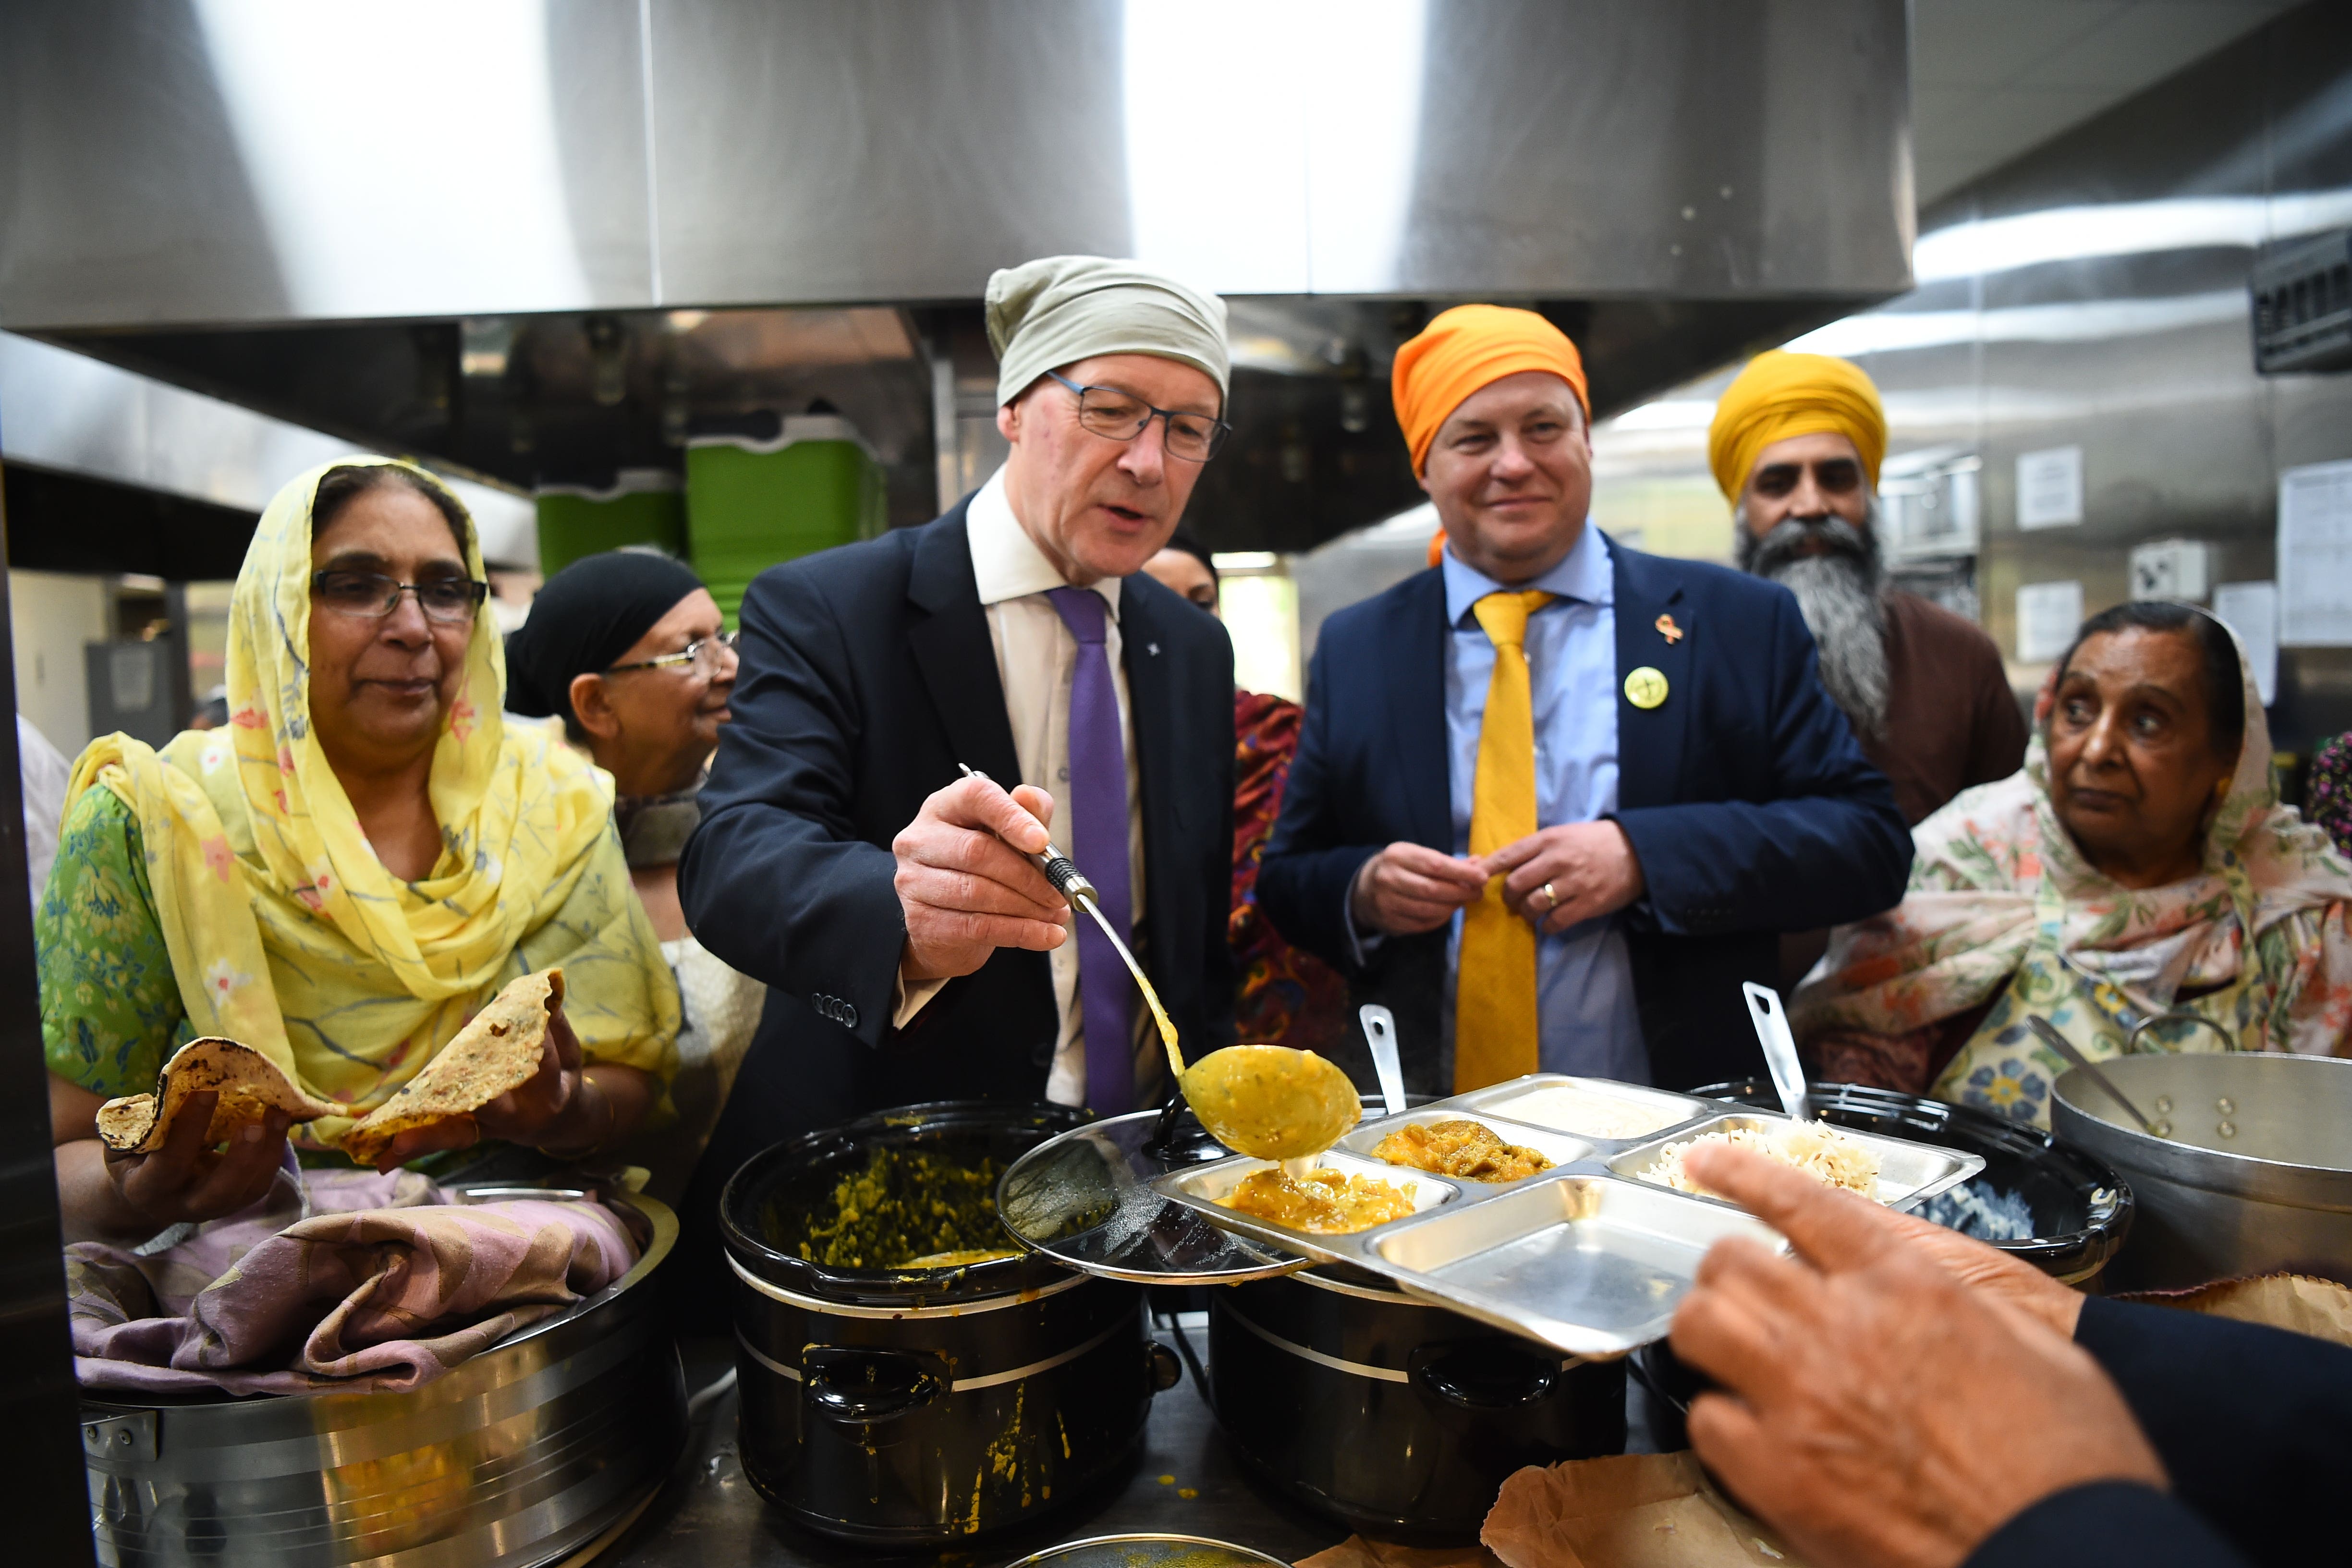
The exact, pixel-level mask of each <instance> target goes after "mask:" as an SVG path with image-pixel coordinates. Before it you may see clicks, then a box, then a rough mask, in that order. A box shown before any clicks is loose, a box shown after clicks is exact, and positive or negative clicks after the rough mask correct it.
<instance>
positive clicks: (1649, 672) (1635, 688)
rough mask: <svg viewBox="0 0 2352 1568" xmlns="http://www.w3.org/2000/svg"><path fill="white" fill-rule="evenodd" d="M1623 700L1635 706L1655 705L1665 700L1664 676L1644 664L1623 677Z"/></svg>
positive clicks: (1647, 706) (1646, 706) (1648, 706)
mask: <svg viewBox="0 0 2352 1568" xmlns="http://www.w3.org/2000/svg"><path fill="white" fill-rule="evenodd" d="M1625 700H1626V701H1627V702H1629V703H1632V704H1633V706H1635V707H1641V708H1650V707H1655V706H1658V705H1659V704H1660V703H1662V702H1664V701H1665V700H1666V677H1665V675H1664V674H1663V673H1661V672H1660V671H1657V670H1654V669H1652V668H1651V667H1650V666H1649V665H1647V664H1644V665H1643V666H1642V667H1641V668H1640V669H1638V670H1636V671H1634V672H1633V674H1630V675H1627V676H1626V677H1625Z"/></svg>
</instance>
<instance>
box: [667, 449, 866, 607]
mask: <svg viewBox="0 0 2352 1568" xmlns="http://www.w3.org/2000/svg"><path fill="white" fill-rule="evenodd" d="M686 500H687V512H688V517H689V518H690V519H691V527H690V528H689V529H688V537H689V538H690V540H691V545H690V548H689V549H688V558H687V559H688V560H690V561H692V562H693V564H694V570H695V572H696V575H698V576H699V577H700V578H701V579H702V580H703V581H704V582H705V583H706V584H708V585H709V589H710V592H711V595H712V597H714V598H716V599H717V600H718V601H719V611H720V612H721V613H723V614H724V615H725V616H726V617H727V624H728V625H730V626H733V625H734V624H735V612H736V610H737V608H738V607H739V606H740V604H741V603H742V602H743V591H744V590H745V589H746V588H748V587H749V586H751V580H752V579H753V578H755V577H757V576H759V575H760V573H761V572H763V571H765V570H768V568H770V567H772V566H774V565H775V564H776V563H777V562H779V561H785V560H791V559H794V558H796V557H799V556H804V555H810V554H814V552H815V551H817V550H821V549H832V548H833V547H834V546H835V545H845V544H850V543H852V542H854V541H856V540H858V539H866V538H874V537H875V536H877V535H878V534H879V533H881V532H882V530H883V528H885V527H886V526H887V523H888V518H889V512H888V508H887V498H886V497H885V495H884V492H883V482H882V465H880V464H879V463H877V462H876V461H875V459H874V455H873V454H871V453H870V452H868V451H867V450H866V445H865V444H864V443H863V442H861V441H860V440H859V439H858V438H857V432H856V428H855V427H854V426H853V425H851V424H850V423H849V422H848V421H847V420H845V419H843V418H841V417H840V416H838V415H836V414H796V415H793V416H792V417H789V418H787V419H786V420H785V421H784V423H783V430H782V433H781V434H779V435H778V436H777V437H776V438H775V439H774V440H773V441H766V442H758V441H752V440H750V439H748V438H745V437H740V436H731V435H719V436H698V437H696V438H695V440H694V441H693V442H692V444H689V445H688V448H687V453H686Z"/></svg>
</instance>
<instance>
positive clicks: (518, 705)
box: [507, 550, 767, 1200]
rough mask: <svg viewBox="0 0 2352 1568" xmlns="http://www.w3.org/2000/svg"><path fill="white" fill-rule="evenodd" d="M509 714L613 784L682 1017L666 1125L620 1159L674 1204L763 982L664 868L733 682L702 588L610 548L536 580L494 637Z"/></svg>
mask: <svg viewBox="0 0 2352 1568" xmlns="http://www.w3.org/2000/svg"><path fill="white" fill-rule="evenodd" d="M507 672H508V696H507V701H508V706H509V707H510V708H511V709H512V710H513V711H514V712H516V713H519V714H522V715H524V716H530V717H556V718H561V719H562V721H563V730H564V734H565V735H566V736H567V737H569V738H570V739H571V741H572V744H573V745H574V746H577V747H580V748H581V749H582V750H583V751H585V752H587V753H588V755H589V756H590V757H591V758H594V760H595V763H596V766H597V767H599V768H603V769H604V771H605V772H607V773H609V774H611V775H612V777H613V783H614V790H615V799H614V805H613V813H614V821H616V822H617V823H618V824H619V827H620V830H621V843H622V847H623V849H624V850H625V852H626V853H627V857H628V862H629V876H630V880H631V881H632V882H633V883H635V885H636V890H637V897H638V898H639V899H640V900H641V901H642V902H643V903H644V904H645V907H646V915H648V916H650V917H651V918H652V921H653V925H654V931H655V934H656V936H659V937H660V938H661V948H662V956H663V957H665V958H666V959H667V960H668V962H669V966H670V970H671V972H672V973H673V974H675V975H676V976H677V988H678V993H679V996H680V998H681V999H682V1001H683V1003H684V1019H683V1023H682V1026H681V1028H680V1029H679V1031H678V1037H677V1052H678V1056H677V1062H678V1065H677V1078H676V1079H675V1080H674V1081H673V1082H672V1084H671V1088H670V1093H671V1099H672V1102H673V1103H674V1104H675V1105H676V1106H677V1120H676V1121H675V1122H673V1123H671V1124H668V1125H667V1126H664V1127H660V1128H657V1129H656V1130H655V1131H653V1132H651V1133H648V1134H644V1135H642V1136H640V1137H639V1138H638V1139H637V1140H636V1142H635V1143H634V1144H632V1145H629V1147H627V1148H626V1149H625V1150H624V1151H623V1153H624V1154H625V1155H626V1156H627V1157H629V1158H630V1159H632V1160H634V1161H635V1162H636V1163H637V1164H640V1165H643V1166H646V1168H647V1169H648V1170H650V1171H651V1172H652V1173H653V1180H652V1184H651V1186H650V1188H649V1190H651V1191H652V1192H653V1194H654V1195H655V1196H656V1197H662V1198H667V1199H671V1200H675V1198H676V1197H677V1195H679V1194H681V1193H683V1192H684V1191H685V1190H686V1184H687V1180H688V1176H691V1175H692V1174H693V1167H694V1163H695V1161H696V1160H697V1159H698V1157H700V1155H701V1153H702V1147H703V1145H704V1144H705V1143H707V1142H708V1141H709V1137H710V1129H711V1128H712V1127H713V1126H714V1125H716V1124H717V1123H718V1120H719V1110H720V1108H721V1107H723V1106H724V1105H725V1104H726V1102H727V1092H728V1090H729V1089H730V1088H731V1087H732V1086H733V1084H734V1082H735V1071H736V1069H737V1068H738V1067H740V1065H741V1064H742V1061H743V1052H744V1051H745V1049H746V1048H748V1047H749V1046H750V1044H751V1030H752V1029H753V1027H754V1026H756V1025H757V1024H758V1022H759V1021H760V1009H761V1005H762V1003H763V1002H764V1001H765V1000H766V997H767V988H765V987H764V986H762V985H761V984H760V982H759V981H757V980H754V979H751V978H749V977H746V976H743V975H740V974H738V973H736V972H735V971H734V970H732V969H730V968H729V967H727V966H726V965H724V964H722V963H720V962H719V960H718V959H717V958H714V957H712V956H710V954H709V952H708V951H707V950H705V949H704V947H703V946H702V945H701V944H700V943H699V942H698V941H696V940H695V939H694V935H693V933H691V932H689V931H688V929H687V928H686V917H685V915H684V914H683V913H681V911H680V910H679V908H678V902H677V861H678V855H679V852H681V851H682V850H683V849H684V848H685V847H686V840H687V835H688V833H691V832H692V831H694V826H695V823H696V821H698V817H699V810H698V807H697V805H696V801H695V798H696V796H697V794H698V792H699V791H700V790H701V789H702V778H703V769H704V768H706V767H707V766H708V765H709V760H710V754H711V752H712V750H713V749H714V748H716V747H717V746H718V744H719V726H720V725H722V724H724V723H726V722H727V720H728V718H729V713H728V707H727V701H728V698H729V696H730V695H731V694H732V693H733V691H734V689H735V638H734V634H733V633H732V632H727V631H726V630H725V629H724V622H722V620H721V619H720V616H719V604H718V601H716V600H714V599H712V598H711V596H710V591H709V589H706V588H705V587H703V586H702V582H701V580H700V579H698V578H697V577H696V576H695V575H694V573H693V572H691V571H689V570H687V569H686V568H685V567H684V566H682V565H680V564H679V563H678V562H677V561H675V560H672V559H669V558H668V557H667V556H663V555H656V554H653V553H651V552H649V551H642V550H614V551H612V552H611V553H609V554H604V555H593V556H588V557H586V558H584V559H580V560H576V561H574V562H572V564H571V565H570V566H567V567H565V568H564V569H563V570H562V571H559V572H557V573H556V574H555V575H554V576H553V577H551V578H550V579H548V580H547V583H546V586H545V587H543V588H541V590H540V591H539V597H538V598H537V599H536V600H534V601H532V603H531V608H530V619H529V620H527V621H525V622H523V625H522V627H521V629H520V630H519V631H517V632H515V633H514V635H513V636H512V637H510V638H509V639H508V642H507Z"/></svg>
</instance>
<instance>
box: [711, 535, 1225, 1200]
mask: <svg viewBox="0 0 2352 1568" xmlns="http://www.w3.org/2000/svg"><path fill="white" fill-rule="evenodd" d="M740 622H741V625H742V631H743V641H742V645H741V653H742V659H743V664H742V671H741V674H740V675H739V676H738V678H737V682H736V686H735V694H734V697H733V699H732V702H731V704H730V706H732V707H733V709H734V720H733V722H732V723H730V724H729V725H727V726H726V727H724V728H722V729H721V730H720V731H719V755H718V758H717V759H716V761H714V762H713V764H712V765H711V769H710V779H709V784H708V785H707V786H705V788H704V789H703V791H702V797H701V804H702V822H701V825H700V827H699V828H698V829H697V830H696V831H695V833H694V836H693V837H692V838H691V839H689V840H688V841H687V845H686V852H685V855H684V858H683V859H681V860H680V862H678V870H677V892H678V901H679V903H680V904H681V905H682V906H683V908H684V910H685V914H686V919H687V924H688V925H689V926H691V927H692V928H693V931H694V934H695V936H697V937H698V938H699V939H700V941H701V943H702V945H703V946H706V947H708V948H709V949H710V951H711V952H712V953H714V954H716V955H717V956H719V958H720V959H722V960H724V961H725V962H726V963H727V964H728V965H730V967H734V968H736V969H738V970H740V971H741V972H742V973H744V974H747V975H750V976H752V977H754V978H757V979H760V980H763V981H765V982H766V983H767V985H768V1001H767V1007H766V1009H765V1011H764V1012H763V1013H762V1014H761V1019H760V1028H759V1030H758V1032H757V1033H756V1034H755V1035H754V1036H753V1038H752V1041H751V1051H750V1052H749V1054H748V1056H747V1057H746V1059H745V1061H744V1064H743V1068H742V1071H741V1074H740V1077H739V1078H738V1079H737V1081H736V1083H735V1087H734V1090H733V1092H732V1094H731V1095H730V1099H729V1103H728V1105H727V1109H726V1112H725V1113H724V1114H723V1115H722V1117H721V1120H720V1124H719V1132H718V1133H717V1134H714V1135H713V1138H712V1140H711V1145H710V1150H709V1153H708V1154H707V1155H705V1156H704V1161H703V1166H704V1168H705V1169H706V1170H709V1169H711V1168H712V1167H714V1166H717V1167H727V1166H728V1164H729V1162H730V1161H740V1159H742V1158H745V1157H748V1156H749V1155H751V1154H752V1153H754V1152H756V1151H757V1150H758V1149H760V1148H761V1147H764V1146H765V1145H768V1144H771V1143H774V1142H776V1141H777V1140H779V1139H781V1138H782V1137H785V1136H786V1135H788V1134H793V1133H799V1132H804V1131H808V1130H811V1129H813V1128H816V1127H823V1126H829V1125H832V1124H835V1123H838V1122H841V1121H844V1120H846V1119H848V1118H849V1117H851V1116H854V1115H857V1114H861V1113H866V1112H869V1111H876V1110H881V1109H885V1108H887V1107H890V1106H895V1105H904V1104H908V1103H913V1102H916V1101H923V1100H958V1099H1001V1100H1016V1101H1023V1102H1031V1101H1036V1100H1042V1099H1043V1098H1044V1097H1045V1075H1046V1071H1047V1068H1048V1067H1049V1065H1050V1064H1051V1062H1052V1060H1053V1052H1054V1044H1055V1039H1056V1038H1057V1036H1058V1033H1059V1019H1057V1018H1056V1017H1055V1011H1054V991H1053V980H1052V977H1051V974H1050V971H1049V968H1048V964H1047V960H1046V956H1045V954H1043V953H1028V952H1020V951H1015V950H1012V949H1004V950H1001V951H999V952H998V953H997V954H995V956H992V957H991V958H990V959H989V960H988V962H987V963H986V964H984V965H982V967H980V969H979V970H978V971H977V972H975V973H973V974H971V975H968V976H965V977H962V978H961V979H957V980H953V981H950V983H949V984H948V985H947V986H946V987H945V988H943V989H942V990H941V991H940V994H939V996H937V997H936V998H933V999H932V1000H931V1002H930V1003H929V1006H927V1007H926V1008H924V1009H923V1010H922V1011H921V1012H920V1013H919V1014H917V1015H916V1017H915V1018H914V1019H913V1020H911V1021H910V1022H909V1024H908V1028H907V1029H906V1030H905V1031H903V1032H901V1031H898V1030H894V1029H892V1027H891V1000H892V995H893V991H894V988H895V984H896V981H897V977H898V956H899V952H900V950H901V948H902V947H903V946H905V943H906V936H907V927H906V921H905V918H904V916H903V915H902V914H901V913H900V910H899V905H898V893H897V891H896V889H895V887H894V886H893V877H894V875H895V873H896V870H897V863H896V862H895V860H894V859H893V858H892V855H891V852H890V841H891V840H892V839H893V838H895V837H896V836H897V835H898V831H899V830H900V829H902V828H904V827H905V826H906V825H907V824H908V822H909V821H913V820H914V817H915V814H916V813H917V811H919V810H920V809H921V807H922V804H923V800H924V799H925V798H926V797H927V796H929V794H931V792H932V791H934V790H936V789H942V788H944V787H945V786H947V785H949V784H952V783H954V782H955V780H956V779H957V778H958V777H959V776H958V774H957V772H956V764H957V763H958V762H966V763H969V764H971V766H972V767H974V768H979V769H980V770H981V771H982V772H984V773H986V774H988V775H989V776H990V777H992V778H994V779H1002V780H1006V781H1011V780H1015V779H1019V778H1020V777H1021V767H1020V762H1019V759H1018V757H1017V755H1016V753H1015V751H1014V749H1013V728H1012V725H1011V722H1010V721H1009V720H1008V719H1007V718H1006V716H1005V710H1004V691H1003V685H1001V684H1000V683H999V682H998V679H997V674H996V653H995V649H994V646H993V644H992V642H991V641H990V638H989V632H988V618H987V614H986V612H985V611H984V610H982V606H981V602H980V591H979V588H978V586H977V584H976V583H975V581H974V580H973V576H972V569H971V542H970V539H969V537H968V536H967V534H966V532H965V529H964V507H963V505H962V504H961V503H959V504H958V505H957V506H956V507H954V508H953V509H952V510H950V512H949V513H948V514H947V515H946V516H945V517H940V518H938V519H936V520H934V521H932V522H930V523H928V524H925V525H924V526H923V527H921V528H901V529H897V530H894V531H892V532H890V533H888V534H886V535H884V536H883V537H882V538H877V539H873V540H870V541H867V542H866V543H863V544H855V545H847V546H844V547H842V548H841V549H830V550H825V551H823V552H821V553H819V554H816V555H813V556H807V557H803V559H798V560H794V561H790V562H787V563H786V564H784V565H782V566H778V567H772V568H771V569H770V570H767V571H764V572H762V573H761V575H760V576H759V577H758V578H756V579H755V580H753V581H752V583H751V588H750V590H749V591H747V592H746V593H745V594H744V596H743V607H742V612H741V615H740ZM1119 630H1120V633H1121V643H1122V646H1123V649H1124V653H1123V663H1124V667H1125V669H1126V672H1127V682H1128V695H1129V712H1130V713H1131V714H1132V716H1133V723H1134V727H1135V750H1136V760H1137V765H1138V767H1139V769H1140V770H1141V773H1142V780H1141V783H1142V789H1141V793H1142V799H1143V806H1142V814H1143V853H1144V863H1145V866H1146V868H1147V870H1148V874H1147V876H1146V877H1145V879H1144V908H1143V911H1142V914H1143V915H1144V916H1145V920H1144V923H1143V924H1142V926H1141V934H1142V936H1143V940H1142V941H1141V942H1140V943H1139V949H1140V950H1139V953H1138V955H1137V956H1138V957H1139V959H1140V960H1141V961H1142V963H1143V965H1144V967H1145V968H1146V970H1147V971H1148V972H1149V973H1150V976H1151V980H1152V985H1153V987H1154V988H1156V989H1157V990H1158V991H1159V992H1160V997H1161V998H1162V999H1163V1000H1164V1001H1165V1003H1166V1004H1167V1007H1168V1010H1169V1011H1170V1013H1171V1014H1172V1015H1173V1017H1174V1019H1175V1022H1176V1026H1177V1029H1178V1030H1179V1031H1180V1032H1181V1035H1182V1037H1183V1039H1184V1040H1185V1048H1186V1050H1187V1051H1208V1050H1213V1049H1214V1048H1215V1047H1217V1046H1220V1045H1225V1044H1230V1043H1231V1042H1232V1040H1233V1036H1234V987H1233V961H1232V953H1231V949H1230V948H1228V947H1227V946H1226V943H1225V920H1226V911H1227V906H1228V904H1229V903H1230V899H1231V892H1230V890H1231V887H1232V879H1233V839H1234V827H1233V810H1234V808H1233V794H1234V698H1233V684H1234V662H1233V644H1232V643H1231V642H1230V641H1229V640H1228V639H1227V637H1226V635H1225V632H1224V629H1223V626H1221V625H1220V624H1219V623H1218V622H1217V621H1216V620H1215V619H1214V618H1213V617H1212V616H1209V615H1206V614H1203V613H1202V612H1201V611H1200V609H1199V608H1198V607H1196V606H1194V605H1192V604H1191V603H1188V602H1187V601H1185V600H1184V599H1183V598H1182V596H1181V595H1179V594H1176V593H1173V592H1171V591H1169V590H1168V589H1166V588H1164V587H1162V586H1161V585H1160V584H1159V583H1158V582H1156V581H1154V580H1152V579H1150V577H1148V576H1145V575H1143V574H1142V573H1138V574H1136V575H1135V576H1133V577H1130V578H1128V579H1126V580H1124V582H1123V584H1122V586H1121V588H1120V591H1119ZM1065 842H1066V841H1065ZM714 1174H716V1175H719V1176H724V1174H725V1168H719V1169H718V1170H717V1171H716V1172H715V1173H714Z"/></svg>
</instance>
